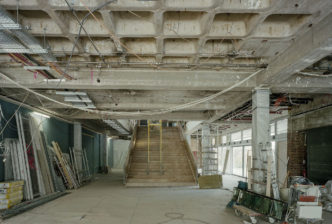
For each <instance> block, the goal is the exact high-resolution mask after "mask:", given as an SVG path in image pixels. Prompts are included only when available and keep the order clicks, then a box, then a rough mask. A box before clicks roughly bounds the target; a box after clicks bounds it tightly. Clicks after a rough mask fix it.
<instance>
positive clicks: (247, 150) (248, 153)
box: [243, 145, 252, 177]
mask: <svg viewBox="0 0 332 224" xmlns="http://www.w3.org/2000/svg"><path fill="white" fill-rule="evenodd" d="M248 156H251V166H252V150H251V146H250V145H247V146H244V156H243V160H244V161H243V176H245V177H247V176H248V171H247V162H248Z"/></svg>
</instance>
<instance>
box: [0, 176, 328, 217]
mask: <svg viewBox="0 0 332 224" xmlns="http://www.w3.org/2000/svg"><path fill="white" fill-rule="evenodd" d="M231 182H232V183H235V182H234V181H231ZM231 195H232V193H231V192H230V191H227V190H219V189H209V190H201V189H198V187H181V188H126V187H124V186H123V185H122V174H112V175H111V176H99V177H98V179H97V181H95V182H93V183H91V184H89V185H87V186H85V187H82V188H80V189H79V190H76V191H73V192H72V193H71V194H69V195H67V196H64V197H61V198H59V199H57V200H55V201H52V202H49V203H47V204H45V205H43V206H40V207H37V208H35V209H33V210H30V211H28V212H26V213H23V214H21V215H18V216H16V217H13V218H11V219H8V220H5V221H2V222H1V221H0V223H3V224H22V223H24V224H32V223H33V224H40V223H43V224H44V223H47V224H53V223H66V224H71V223H77V224H78V223H79V224H81V223H89V224H93V223H98V224H99V223H119V224H120V223H121V224H126V223H134V224H164V223H165V224H166V223H167V224H168V223H169V224H179V223H186V224H191V223H192V224H196V223H203V224H220V223H225V224H233V223H234V224H239V223H243V222H242V220H243V219H241V218H239V217H237V216H235V214H234V212H233V210H231V209H226V208H225V207H226V204H227V203H228V201H229V200H230V198H231ZM170 217H173V218H170ZM181 217H182V218H181ZM323 218H324V219H325V221H324V222H323V223H326V224H327V223H331V220H332V213H324V214H323ZM261 223H265V222H261Z"/></svg>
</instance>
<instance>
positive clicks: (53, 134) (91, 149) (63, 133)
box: [0, 100, 101, 181]
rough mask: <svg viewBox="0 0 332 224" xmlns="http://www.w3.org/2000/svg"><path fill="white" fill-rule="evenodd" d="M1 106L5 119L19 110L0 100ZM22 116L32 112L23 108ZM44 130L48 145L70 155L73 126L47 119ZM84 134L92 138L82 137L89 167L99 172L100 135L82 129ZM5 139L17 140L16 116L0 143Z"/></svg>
mask: <svg viewBox="0 0 332 224" xmlns="http://www.w3.org/2000/svg"><path fill="white" fill-rule="evenodd" d="M0 106H1V109H2V112H3V115H4V117H5V119H7V120H8V119H9V118H10V117H11V116H12V115H13V114H14V113H15V110H16V109H17V107H18V106H17V105H15V104H12V103H8V102H6V101H3V100H0ZM19 111H20V112H21V113H22V114H28V113H30V112H31V110H27V109H25V108H23V107H21V108H20V110H19ZM5 123H6V121H5V120H4V119H1V124H2V127H3V126H4V125H5ZM42 125H43V130H44V134H45V136H46V141H47V144H48V145H52V144H51V142H52V141H56V142H58V143H59V146H60V147H61V150H62V151H63V152H65V153H68V152H69V151H68V149H69V147H72V146H73V142H74V127H73V124H71V123H67V122H64V121H62V120H59V119H56V118H50V119H45V120H44V122H43V124H42ZM82 133H87V134H88V135H90V136H93V137H90V136H87V135H84V134H83V136H82V146H83V148H86V149H87V157H88V161H89V167H90V171H91V173H92V174H95V173H97V172H98V169H99V167H100V154H99V153H100V150H101V149H100V144H99V138H100V134H98V133H95V132H92V131H89V130H86V129H84V128H83V129H82ZM5 138H17V129H16V120H15V116H14V117H13V119H12V120H11V122H10V125H8V126H7V128H6V129H5V131H4V132H3V134H2V135H1V136H0V141H2V140H3V139H5ZM3 180H4V164H3V158H2V157H1V158H0V181H3Z"/></svg>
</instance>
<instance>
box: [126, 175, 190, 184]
mask: <svg viewBox="0 0 332 224" xmlns="http://www.w3.org/2000/svg"><path fill="white" fill-rule="evenodd" d="M127 181H128V182H138V183H142V182H150V183H151V182H152V183H153V182H156V183H167V182H190V181H192V182H194V178H193V176H184V177H176V178H175V177H174V178H171V177H170V178H167V177H165V178H156V177H151V176H148V175H146V176H135V177H130V176H129V177H128V180H127Z"/></svg>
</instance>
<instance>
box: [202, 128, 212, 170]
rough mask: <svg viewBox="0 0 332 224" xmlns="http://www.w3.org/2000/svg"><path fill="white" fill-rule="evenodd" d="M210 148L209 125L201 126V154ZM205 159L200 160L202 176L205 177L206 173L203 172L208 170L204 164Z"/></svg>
mask: <svg viewBox="0 0 332 224" xmlns="http://www.w3.org/2000/svg"><path fill="white" fill-rule="evenodd" d="M209 147H210V127H209V125H206V124H204V125H203V126H202V153H203V155H204V152H206V151H209V150H208V148H209ZM206 161H207V160H206V159H205V158H203V159H202V163H203V164H202V174H203V175H207V174H208V172H206V171H205V170H206V169H208V164H206Z"/></svg>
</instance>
